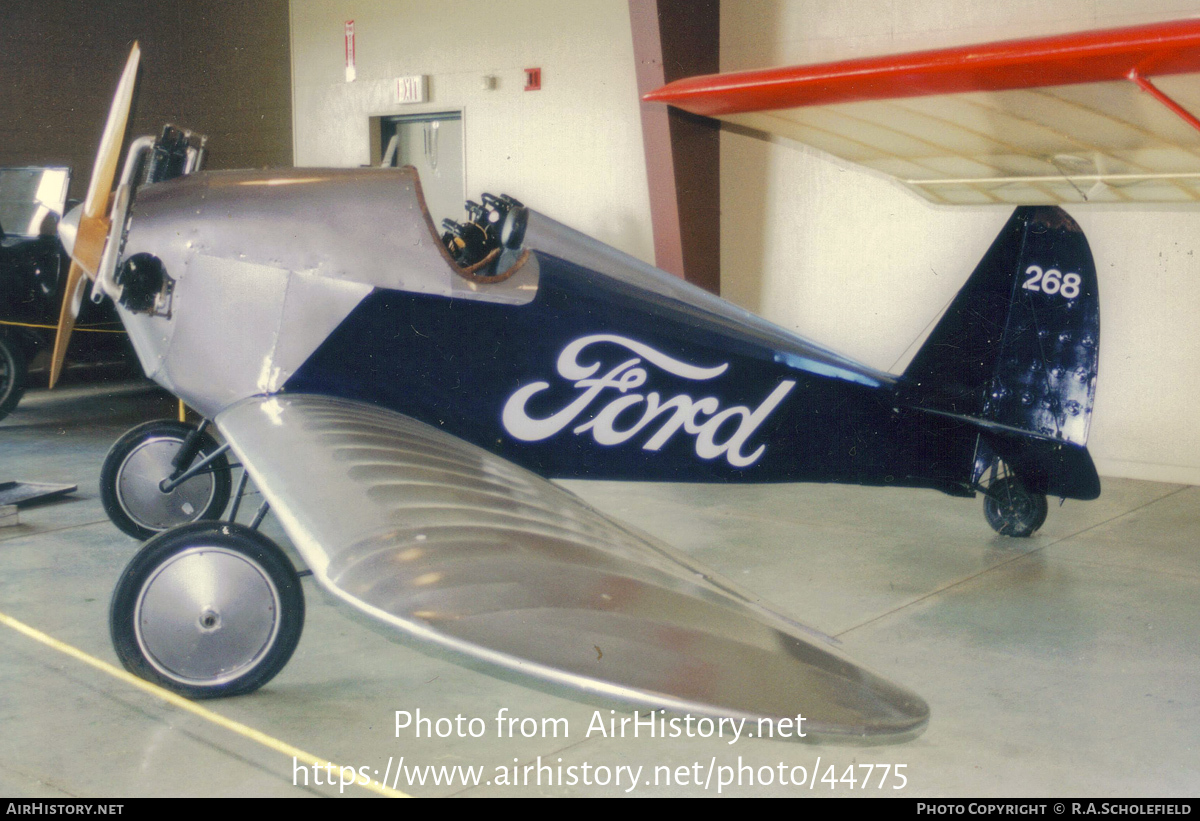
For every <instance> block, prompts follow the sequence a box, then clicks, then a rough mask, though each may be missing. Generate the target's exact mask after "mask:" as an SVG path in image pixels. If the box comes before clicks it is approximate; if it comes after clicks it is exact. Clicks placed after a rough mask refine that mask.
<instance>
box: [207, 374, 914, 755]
mask: <svg viewBox="0 0 1200 821" xmlns="http://www.w3.org/2000/svg"><path fill="white" fill-rule="evenodd" d="M216 422H217V425H218V426H219V427H220V429H221V431H222V432H223V433H224V434H225V436H226V438H227V439H228V441H229V443H230V444H231V446H232V448H233V450H234V452H235V453H236V454H237V455H238V456H239V457H240V458H241V460H242V462H243V464H245V465H246V467H247V469H248V470H249V472H250V475H251V476H252V477H253V479H254V480H255V482H256V483H257V485H258V486H259V488H260V489H261V491H262V492H263V494H264V496H265V497H266V498H267V500H268V501H269V502H270V503H271V506H272V509H273V510H274V512H275V513H276V515H277V516H278V517H279V519H280V521H281V522H282V523H283V526H284V529H285V530H286V531H287V534H288V536H289V537H290V538H291V539H292V540H293V542H294V543H295V545H296V547H297V549H298V550H299V551H300V553H301V555H302V556H303V558H304V560H305V561H306V562H307V563H308V565H309V567H310V568H311V569H312V571H313V574H314V577H315V578H316V579H317V581H318V582H319V583H320V584H321V585H322V586H323V587H324V588H325V589H326V590H328V591H329V592H331V593H332V594H333V595H335V596H336V597H338V598H339V599H341V600H343V601H345V602H346V603H348V604H350V605H351V606H353V607H355V608H357V609H358V610H360V611H362V612H364V613H366V614H369V615H370V616H372V617H374V618H375V619H377V620H378V621H379V622H381V623H383V624H386V625H388V626H390V627H391V628H393V629H394V630H397V631H399V632H400V633H402V634H405V635H408V636H411V637H415V638H418V639H423V640H427V641H430V642H433V643H435V644H436V645H439V646H440V647H443V648H447V649H450V650H452V651H457V652H460V653H464V654H466V655H468V656H471V657H473V658H477V659H483V660H486V661H489V662H492V663H495V664H497V665H499V666H501V667H504V668H507V669H509V670H515V671H518V672H520V673H523V674H526V675H530V676H533V677H535V678H538V679H542V680H547V681H550V682H554V683H557V684H561V685H565V686H568V687H574V688H577V689H579V690H582V691H585V692H588V693H591V694H594V695H598V696H602V697H605V698H609V699H614V700H619V701H622V702H628V703H632V704H636V705H639V706H641V705H644V706H649V707H655V708H665V709H670V710H676V711H680V712H685V711H686V712H691V713H693V714H704V715H714V716H732V717H747V718H756V717H779V718H782V717H795V716H796V715H797V714H801V715H803V716H804V717H805V719H806V724H805V727H806V729H807V730H809V731H811V735H812V736H813V737H822V736H823V737H829V736H843V737H846V736H849V737H864V736H865V737H871V736H875V737H879V736H884V737H886V736H903V735H910V734H914V733H916V732H919V731H920V730H921V729H923V727H924V725H925V724H926V722H927V720H928V708H927V706H926V705H925V703H924V702H923V701H922V700H921V699H920V698H919V697H918V696H916V695H914V694H912V693H910V692H908V691H907V690H904V689H903V688H900V687H898V686H896V685H894V684H892V683H890V682H888V681H886V680H884V679H882V678H880V677H879V676H877V675H875V674H873V673H871V672H868V671H866V670H864V669H863V668H861V667H858V666H857V665H855V664H853V663H852V662H850V661H848V660H847V659H845V658H844V657H843V656H842V655H841V654H840V653H838V652H837V651H836V650H834V649H833V648H832V647H830V646H829V645H827V644H826V643H825V642H823V641H819V640H814V639H813V638H812V636H810V635H806V630H805V628H803V627H800V626H799V625H795V624H793V623H791V622H790V621H789V620H787V619H786V618H784V617H782V616H779V615H777V614H775V613H772V612H770V611H768V610H765V609H764V608H762V607H760V606H758V605H756V604H753V603H751V602H750V601H749V600H747V599H746V598H745V597H744V596H743V595H742V594H740V593H739V592H738V591H736V590H735V589H734V588H733V587H732V586H730V585H729V584H728V583H726V582H724V581H723V580H721V579H719V578H718V577H716V576H715V575H714V574H713V573H711V572H710V571H707V570H705V569H704V568H701V567H699V566H697V565H695V564H694V563H692V562H690V560H688V559H686V558H684V557H681V556H678V555H677V554H675V553H674V552H673V551H670V550H669V549H668V548H666V547H664V546H662V545H660V544H657V543H655V542H653V541H651V540H650V539H648V538H646V537H644V536H642V535H640V534H637V533H635V532H633V531H631V530H630V529H629V528H626V527H624V526H622V525H620V524H618V523H616V522H614V521H613V520H611V519H609V518H607V517H605V516H603V515H601V514H600V513H598V512H596V511H595V510H593V509H592V508H590V507H589V506H588V505H586V504H585V503H584V502H582V501H581V500H580V499H579V498H578V497H576V496H574V495H573V494H571V493H569V492H567V491H565V490H563V489H562V488H559V487H557V486H555V485H553V484H551V483H550V482H548V481H546V480H545V479H542V478H541V477H539V476H537V475H535V474H533V473H530V472H529V471H526V470H524V469H522V468H520V467H517V466H516V465H514V464H512V463H510V462H508V461H506V460H504V459H501V458H499V457H497V456H495V455H493V454H491V453H488V452H487V451H484V450H482V449H480V448H477V447H475V446H473V445H470V444H467V443H466V442H463V441H462V440H460V439H457V438H455V437H453V436H450V435H448V434H445V433H443V432H441V431H439V430H436V429H434V428H432V427H430V426H428V425H425V424H422V423H420V422H417V421H415V420H413V419H411V418H408V417H405V416H402V415H400V414H396V413H393V412H390V411H386V410H383V409H380V408H378V407H373V406H368V405H362V404H358V403H353V402H349V401H344V400H338V399H331V398H327V397H317V396H303V395H299V396H278V397H256V398H253V399H250V400H246V401H244V402H241V403H239V404H237V405H234V406H233V407H231V408H229V409H227V410H226V411H224V412H222V413H221V414H219V415H218V416H217V419H216Z"/></svg>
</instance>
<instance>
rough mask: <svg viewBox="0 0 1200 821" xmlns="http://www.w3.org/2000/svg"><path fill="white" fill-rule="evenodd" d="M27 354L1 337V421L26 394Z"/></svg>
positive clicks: (10, 341) (13, 343) (9, 340)
mask: <svg viewBox="0 0 1200 821" xmlns="http://www.w3.org/2000/svg"><path fill="white" fill-rule="evenodd" d="M27 373H28V372H27V371H26V363H25V352H24V351H23V350H21V348H20V346H18V345H17V344H16V343H15V342H13V341H12V340H11V339H5V338H4V337H2V336H0V419H3V418H4V417H6V416H8V415H9V414H10V413H12V412H13V411H14V410H15V409H16V407H17V403H18V402H20V401H21V396H22V395H23V394H24V393H25V377H26V376H27Z"/></svg>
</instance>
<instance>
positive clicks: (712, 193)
mask: <svg viewBox="0 0 1200 821" xmlns="http://www.w3.org/2000/svg"><path fill="white" fill-rule="evenodd" d="M720 9H721V6H720V0H629V17H630V22H631V24H632V28H633V56H634V60H635V61H636V62H637V82H638V94H639V95H641V94H645V93H646V92H648V91H652V90H653V89H656V88H658V87H659V86H661V85H663V84H665V83H669V82H671V81H672V80H677V79H679V78H681V77H691V76H693V75H696V74H715V73H716V72H718V71H719V70H720V63H719V59H718V58H719V48H720V17H721V15H720ZM642 139H643V142H644V144H645V151H646V176H647V179H648V182H649V185H650V219H651V223H652V227H653V230H654V259H655V264H656V265H657V266H658V267H659V268H662V269H663V270H664V271H669V272H670V273H672V274H675V275H676V276H678V277H682V278H684V279H686V280H687V281H688V282H691V283H693V284H695V285H699V286H700V287H701V288H705V289H707V290H709V291H712V292H713V293H719V292H720V289H721V202H720V199H721V197H720V195H721V176H720V174H721V171H720V168H721V157H720V145H721V144H720V130H719V127H718V125H717V123H716V121H715V120H709V119H707V118H704V117H697V116H695V115H692V114H687V113H685V112H682V111H678V110H676V109H673V108H668V107H667V106H664V105H662V104H661V103H642Z"/></svg>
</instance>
